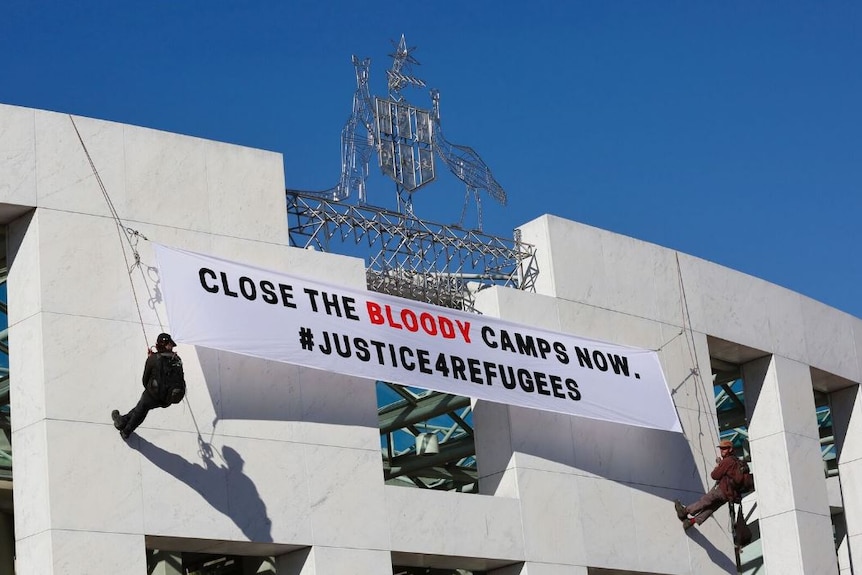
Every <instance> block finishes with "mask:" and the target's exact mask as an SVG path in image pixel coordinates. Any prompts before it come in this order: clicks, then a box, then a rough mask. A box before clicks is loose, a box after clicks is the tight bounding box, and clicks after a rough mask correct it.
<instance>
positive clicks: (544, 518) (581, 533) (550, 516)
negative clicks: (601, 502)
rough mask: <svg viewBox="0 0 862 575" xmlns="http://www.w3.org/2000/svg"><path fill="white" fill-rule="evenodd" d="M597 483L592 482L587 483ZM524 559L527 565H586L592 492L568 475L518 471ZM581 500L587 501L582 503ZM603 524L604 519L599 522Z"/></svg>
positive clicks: (592, 507) (590, 525)
mask: <svg viewBox="0 0 862 575" xmlns="http://www.w3.org/2000/svg"><path fill="white" fill-rule="evenodd" d="M590 481H593V482H595V483H597V482H596V481H594V480H590ZM518 490H519V494H520V502H521V521H522V525H523V531H524V558H525V559H526V560H527V561H541V562H550V563H565V564H574V565H587V564H589V563H588V562H587V556H588V554H589V553H590V549H589V547H590V543H591V541H588V540H586V539H587V538H588V537H591V536H590V535H589V534H588V533H586V532H587V531H589V530H591V529H593V530H594V524H593V522H592V521H591V519H594V518H593V517H592V516H591V515H590V514H589V512H590V511H591V510H593V509H594V506H593V505H592V504H591V503H592V502H590V501H588V499H589V498H590V497H591V496H592V495H594V493H593V491H594V490H591V489H590V488H589V486H588V487H587V488H585V487H584V485H583V483H582V482H581V481H578V479H577V478H576V477H574V476H572V475H565V474H560V473H551V472H546V471H533V470H529V469H519V470H518ZM585 497H586V498H587V500H585ZM603 521H604V519H603Z"/></svg>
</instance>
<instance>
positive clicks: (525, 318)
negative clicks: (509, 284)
mask: <svg viewBox="0 0 862 575" xmlns="http://www.w3.org/2000/svg"><path fill="white" fill-rule="evenodd" d="M476 309H478V310H479V311H481V312H482V313H483V314H485V315H489V316H492V317H498V318H502V319H504V320H506V321H511V322H514V323H519V324H522V325H529V326H531V327H536V328H540V329H546V330H549V331H554V332H560V331H562V329H561V328H560V322H559V319H558V317H557V300H556V299H554V298H551V297H547V296H543V295H539V294H534V293H529V292H524V291H520V290H516V289H513V288H504V287H492V288H489V289H485V290H482V291H480V292H478V293H477V294H476Z"/></svg>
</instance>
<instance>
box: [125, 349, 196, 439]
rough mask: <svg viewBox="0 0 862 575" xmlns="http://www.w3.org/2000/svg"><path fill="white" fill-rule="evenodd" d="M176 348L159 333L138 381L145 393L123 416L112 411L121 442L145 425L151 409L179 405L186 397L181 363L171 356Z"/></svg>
mask: <svg viewBox="0 0 862 575" xmlns="http://www.w3.org/2000/svg"><path fill="white" fill-rule="evenodd" d="M176 345H177V344H176V343H175V342H174V340H173V339H172V338H171V336H170V334H167V333H160V334H159V337H157V338H156V351H155V353H154V352H153V351H152V350H150V352H149V355H148V356H147V361H146V363H144V375H143V377H142V378H141V380H142V383H143V385H144V391H143V393H141V399H139V400H138V403H137V405H135V407H133V408H132V410H131V411H130V412H129V413H127V414H126V415H120V412H119V411H118V410H116V409H115V410H114V411H112V412H111V419H113V420H114V427H116V428H117V429H119V430H120V437H122V438H123V439H128V438H129V435H131V434H132V432H133V431H134V430H135V429H137V427H138V426H139V425H140V424H141V423H143V422H144V419H145V418H146V417H147V413H149V412H150V410H151V409H155V408H157V407H168V406H169V405H172V404H174V403H179V402H180V400H182V398H183V396H184V395H185V380H184V379H183V370H182V360H181V359H180V356H178V355H177V354H176V353H174V347H175V346H176Z"/></svg>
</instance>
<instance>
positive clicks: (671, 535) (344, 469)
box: [0, 105, 862, 575]
mask: <svg viewBox="0 0 862 575" xmlns="http://www.w3.org/2000/svg"><path fill="white" fill-rule="evenodd" d="M94 167H95V169H96V170H97V173H98V177H97V176H96V175H95V172H94ZM288 177H289V175H288ZM0 202H2V203H0V217H2V223H3V224H4V225H5V229H6V246H7V247H6V262H7V268H8V280H7V285H8V342H9V348H8V350H9V361H10V365H9V374H10V382H11V385H10V393H9V395H10V401H11V439H12V441H11V444H12V450H13V452H14V464H13V467H12V486H11V487H12V494H13V498H14V550H15V551H14V552H15V572H16V573H17V574H18V575H36V574H39V575H48V574H50V575H60V574H63V575H67V574H68V575H79V574H82V573H93V574H108V573H124V574H127V573H128V574H141V575H144V574H147V573H156V572H157V573H165V574H167V573H184V572H186V571H185V569H186V567H184V565H187V564H188V563H189V558H190V557H199V558H206V557H216V556H232V557H243V558H246V560H244V561H245V562H244V563H243V566H242V567H237V569H241V570H242V571H241V572H243V573H256V572H261V573H262V572H269V573H273V572H277V573H279V574H289V575H312V574H318V575H322V574H326V575H340V574H343V575H359V574H361V575H392V574H393V573H406V572H410V573H413V572H417V573H418V572H419V571H418V569H425V571H424V572H427V573H435V574H436V573H452V572H455V570H461V571H460V572H462V573H463V572H467V573H474V574H477V573H482V574H493V575H562V574H566V575H587V574H595V575H599V574H602V575H612V574H626V573H641V574H644V573H646V574H650V573H652V574H688V573H697V574H704V573H734V572H737V569H740V570H742V571H753V570H757V569H760V570H759V571H758V572H761V573H762V572H763V570H764V568H765V572H768V573H771V574H780V575H788V574H794V573H798V574H820V573H823V574H830V573H834V574H837V573H848V574H849V573H853V572H854V571H853V564H854V560H855V564H856V565H859V564H862V429H860V427H862V402H860V401H859V399H858V398H857V396H858V393H859V382H860V381H862V320H860V319H858V318H855V317H852V316H850V315H848V314H845V313H842V312H840V311H838V310H835V309H833V308H830V307H828V306H825V305H823V304H821V303H818V302H816V301H813V300H811V299H809V298H806V297H804V296H802V295H800V294H796V293H793V292H790V291H788V290H786V289H784V288H781V287H779V286H776V285H773V284H769V283H767V282H765V281H762V280H759V279H756V278H753V277H750V276H747V275H744V274H741V273H739V272H736V271H733V270H730V269H727V268H724V267H721V266H718V265H715V264H712V263H710V262H706V261H703V260H701V259H698V258H695V257H692V256H689V255H686V254H682V253H679V252H677V251H673V250H669V249H665V248H662V247H659V246H655V245H652V244H648V243H645V242H642V241H639V240H636V239H632V238H628V237H624V236H620V235H618V234H614V233H610V232H607V231H603V230H600V229H596V228H592V227H589V226H585V225H582V224H578V223H576V222H572V221H567V220H564V219H561V218H558V217H554V216H551V215H548V216H543V217H540V218H538V219H536V220H533V221H531V222H526V223H525V224H524V225H523V226H522V227H521V228H520V230H521V234H522V237H523V239H524V240H525V241H527V242H529V243H531V244H532V245H534V246H535V247H536V255H537V262H538V267H539V270H540V273H539V275H538V279H537V283H536V286H535V287H536V290H535V293H528V292H524V291H518V290H515V289H510V288H499V287H497V288H491V289H486V290H482V291H480V292H479V293H478V294H477V296H476V305H477V307H478V308H479V309H480V310H481V311H482V312H483V313H485V314H490V315H493V316H497V317H500V318H503V319H506V320H511V321H515V322H518V323H522V324H527V325H531V326H536V327H541V328H546V329H551V330H554V331H559V332H566V333H572V334H576V335H579V336H584V337H589V338H594V339H601V340H605V341H609V342H613V343H618V344H624V345H630V346H636V347H640V348H646V349H653V350H658V354H659V357H660V360H661V363H662V367H663V369H664V372H665V377H666V379H667V382H668V385H669V387H670V393H671V396H672V398H673V401H674V404H675V406H676V408H677V411H678V414H679V418H680V421H681V423H682V428H683V431H684V432H683V433H682V434H678V433H668V432H661V431H656V430H649V429H643V428H636V427H629V426H623V425H616V424H610V423H606V422H601V421H596V420H590V419H584V418H576V417H571V416H566V415H561V414H555V413H549V412H542V411H536V410H531V409H525V408H517V407H511V406H506V405H502V404H492V403H487V402H474V405H473V408H472V409H473V425H474V428H475V431H476V434H475V451H476V461H477V464H478V475H479V488H478V491H479V492H478V493H477V494H468V493H457V492H444V491H435V490H421V489H409V488H404V487H396V486H392V485H387V484H385V483H384V480H383V469H382V466H381V449H380V432H379V429H378V413H377V398H376V392H375V382H373V381H369V380H365V379H360V378H352V377H346V376H342V375H337V374H333V373H329V372H326V371H318V370H312V369H305V368H300V367H298V366H295V365H290V364H281V363H275V362H268V361H264V360H260V359H255V358H251V357H244V356H239V355H234V354H230V353H225V352H219V351H215V350H211V349H206V348H202V347H197V348H195V347H192V346H187V345H183V343H182V342H179V344H180V345H179V347H178V349H177V351H178V352H179V354H180V355H181V356H182V357H183V360H184V363H185V366H186V378H187V382H188V393H187V401H185V402H183V403H181V404H179V405H177V406H174V407H172V408H170V409H165V410H155V411H153V412H152V413H151V414H150V415H149V416H148V418H147V420H146V421H145V423H144V424H143V425H142V426H141V427H140V428H139V430H138V432H137V433H136V434H135V435H134V436H132V438H130V440H129V441H128V442H124V441H123V440H121V439H120V437H119V436H118V433H117V431H116V430H115V429H114V427H113V425H112V423H111V419H110V415H109V414H110V412H111V410H112V409H120V410H121V411H125V410H127V409H128V408H130V407H131V406H132V405H133V404H134V402H135V401H136V400H137V398H138V396H139V395H140V391H141V389H140V387H139V386H140V383H139V382H140V374H141V371H142V369H143V362H144V359H145V357H146V349H147V347H148V346H149V345H152V344H153V343H154V341H155V336H156V335H157V334H158V333H159V332H161V331H170V326H168V325H166V317H165V311H164V302H163V301H162V299H161V295H160V291H159V284H158V268H157V266H156V262H155V260H154V257H153V248H152V244H153V243H159V244H164V245H168V246H173V247H178V248H182V249H186V250H190V251H195V252H200V253H206V254H211V255H214V256H217V257H221V258H225V259H230V260H236V261H240V262H244V263H248V264H250V265H255V266H260V267H263V268H268V269H273V270H284V271H289V272H290V273H291V274H295V275H300V276H306V277H310V278H314V279H317V280H321V281H326V282H330V283H334V284H338V285H343V286H348V287H353V288H360V289H364V287H365V270H364V264H363V261H362V260H360V259H356V258H349V257H345V256H338V255H334V254H328V253H321V252H318V251H312V250H302V249H296V248H293V247H290V246H289V242H288V228H287V220H286V214H285V174H284V171H283V164H282V157H281V155H280V154H277V153H272V152H266V151H261V150H254V149H249V148H244V147H239V146H234V145H228V144H223V143H217V142H211V141H205V140H201V139H198V138H192V137H186V136H180V135H176V134H170V133H164V132H159V131H154V130H150V129H145V128H139V127H133V126H128V125H121V124H117V123H112V122H106V121H100V120H93V119H88V118H80V117H74V118H73V117H71V116H69V115H66V114H59V113H53V112H46V111H39V110H33V109H26V108H19V107H13V106H5V105H3V106H0ZM116 216H119V218H120V219H119V220H118V219H117V217H116ZM128 229H131V230H134V232H135V233H134V234H132V235H131V236H130V235H129V234H128V233H127V232H128ZM130 237H131V238H132V239H131V241H130V240H129V238H130ZM135 253H136V254H137V257H138V258H139V259H136V258H135V257H134V254H135ZM723 373H732V374H734V375H733V376H731V378H730V379H732V380H737V381H741V382H743V383H744V387H745V402H744V410H745V412H746V413H745V428H746V429H745V433H746V434H747V441H746V446H747V447H746V450H747V451H748V450H750V457H751V460H752V467H753V469H754V472H755V477H756V486H757V491H756V493H755V494H753V495H752V496H749V497H747V498H746V500H745V503H744V509H745V512H746V513H747V514H748V519H749V523H750V524H752V525H754V526H755V531H756V532H757V533H758V537H757V541H756V543H755V544H752V545H751V546H749V547H747V548H745V549H743V550H741V552H740V555H739V557H737V554H736V552H735V550H734V546H733V542H732V538H731V535H730V531H729V525H730V519H729V517H728V514H727V511H726V510H724V509H722V510H720V511H719V512H717V513H716V514H715V516H714V518H713V519H711V520H709V521H707V522H706V523H705V524H704V525H702V526H701V528H699V529H693V530H689V531H687V532H686V531H683V529H682V528H681V525H680V522H679V521H678V519H677V518H676V515H675V513H674V509H673V504H672V502H673V500H674V499H677V498H679V499H682V500H685V501H693V500H694V499H696V498H697V497H699V496H700V495H701V494H702V493H703V492H704V491H705V490H706V489H708V488H709V487H710V480H709V477H708V475H709V471H710V470H711V469H712V467H713V466H714V457H715V455H716V451H715V447H714V446H715V445H716V443H717V441H718V439H719V436H720V435H721V434H722V432H723V430H722V429H720V428H719V420H718V418H717V416H716V403H715V392H714V389H715V380H716V378H717V377H719V376H720V374H723ZM816 397H825V398H826V400H827V401H828V405H829V407H830V410H831V411H830V412H831V429H832V437H833V438H834V440H833V443H832V445H834V448H833V449H834V451H833V453H834V461H836V462H837V464H834V465H832V468H833V472H831V473H829V472H827V469H826V468H827V466H826V465H825V464H824V459H823V453H822V449H821V447H822V444H823V438H822V437H821V431H820V427H819V426H818V417H817V401H816V399H815V398H816ZM834 471H837V472H834ZM6 491H7V492H8V489H7V490H6ZM7 511H8V506H7ZM7 523H8V521H7ZM2 525H3V524H0V527H2ZM11 531H12V530H11V529H9V528H8V527H6V528H5V530H4V529H0V536H3V535H4V534H5V537H2V538H3V539H5V540H6V541H5V542H4V544H5V545H6V546H7V547H11V545H10V542H9V541H8V540H9V539H11V537H12V535H11V533H10V532H11ZM2 549H4V547H3V545H0V550H2ZM7 555H8V552H7ZM7 560H8V559H7ZM205 563H206V562H205V561H204V559H201V560H200V564H201V565H204V564H205ZM738 564H739V565H742V567H741V568H740V567H738V566H737V565H738ZM224 568H225V569H227V567H224ZM201 569H205V567H201ZM211 569H215V567H212V568H211ZM857 569H858V567H857ZM201 572H204V571H201ZM207 572H216V571H214V570H211V571H207ZM224 572H227V571H224ZM236 572H240V571H236Z"/></svg>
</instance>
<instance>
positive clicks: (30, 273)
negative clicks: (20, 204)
mask: <svg viewBox="0 0 862 575" xmlns="http://www.w3.org/2000/svg"><path fill="white" fill-rule="evenodd" d="M38 222H39V214H38V213H37V212H35V211H33V212H30V213H28V214H27V215H25V216H22V217H20V218H18V219H16V220H14V221H13V222H11V223H10V224H9V225H8V227H7V228H6V232H7V236H6V256H7V258H8V268H9V275H8V277H7V279H6V289H7V297H8V300H7V301H8V303H9V325H10V326H11V328H12V329H14V327H15V325H16V324H18V323H19V322H21V321H23V320H24V319H25V318H28V317H30V316H32V315H34V314H36V313H39V312H40V311H42V273H41V266H40V260H41V254H40V253H39V249H40V248H39V223H38ZM10 345H14V342H10Z"/></svg>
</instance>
